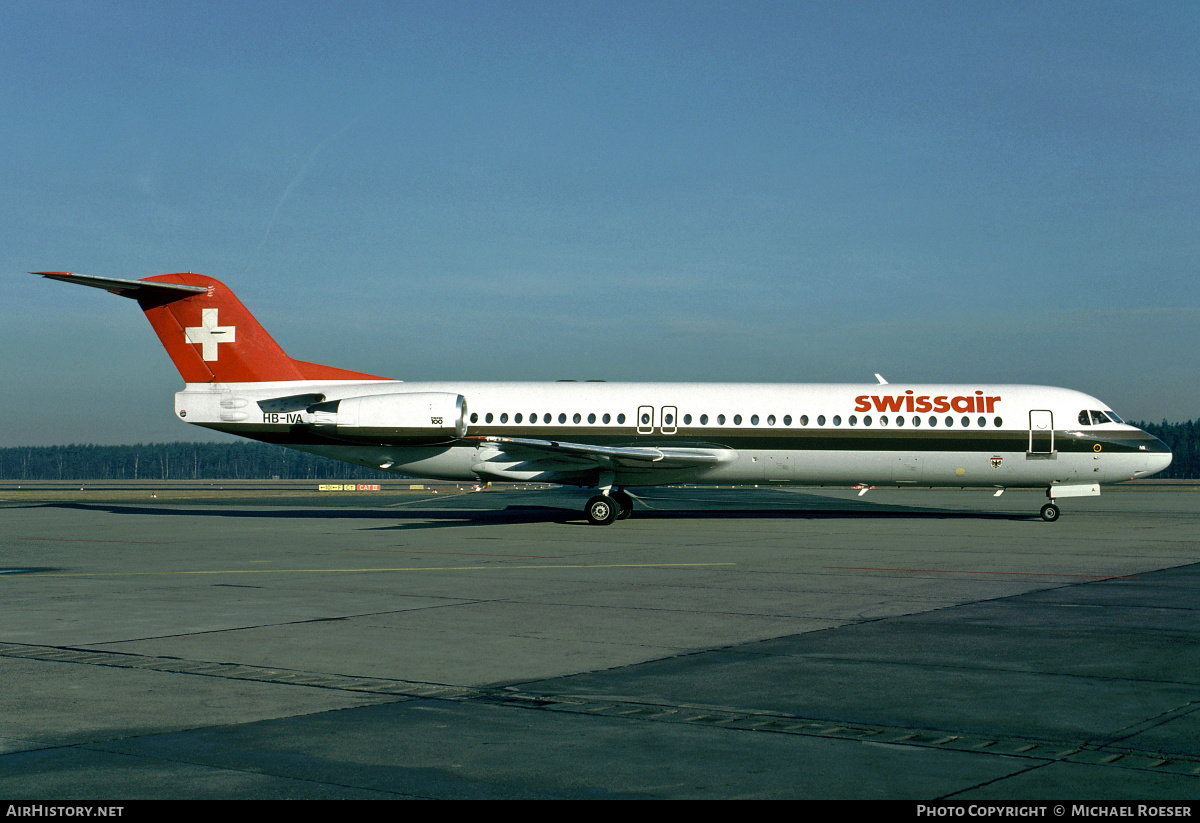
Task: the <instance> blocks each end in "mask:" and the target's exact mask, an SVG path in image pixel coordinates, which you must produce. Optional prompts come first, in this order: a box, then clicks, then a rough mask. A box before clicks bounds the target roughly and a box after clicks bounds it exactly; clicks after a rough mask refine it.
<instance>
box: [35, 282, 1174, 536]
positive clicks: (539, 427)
mask: <svg viewBox="0 0 1200 823" xmlns="http://www.w3.org/2000/svg"><path fill="white" fill-rule="evenodd" d="M31 273H32V274H38V275H41V276H42V277H45V278H48V279H51V280H57V281H61V282H64V283H75V284H77V285H81V286H89V287H92V288H98V289H104V290H106V291H109V292H112V293H114V294H117V295H120V296H122V297H127V298H131V299H133V300H136V301H137V302H138V305H139V306H140V307H141V309H142V311H143V312H144V313H145V315H146V318H147V319H148V320H149V321H150V325H151V326H152V327H153V328H154V331H155V332H156V333H157V335H158V338H159V340H160V341H161V342H162V345H163V346H164V347H165V348H166V350H167V354H168V355H169V356H170V357H171V360H172V361H173V362H174V364H175V367H176V368H177V369H178V370H179V374H180V376H181V377H182V378H183V380H184V383H185V386H184V388H183V390H182V391H179V392H176V394H175V414H176V416H178V418H179V419H180V420H183V421H185V422H188V423H192V424H194V425H197V426H202V427H204V428H207V429H214V430H216V431H222V432H227V433H230V434H234V435H240V436H242V437H248V438H251V439H254V440H259V441H262V442H264V443H275V444H278V445H281V446H286V447H289V448H293V449H299V450H301V451H305V452H310V453H312V454H317V455H321V456H324V457H330V458H334V459H336V460H342V461H345V462H347V463H354V464H358V465H362V466H370V467H372V468H376V469H382V470H384V471H388V472H394V473H397V474H401V475H409V476H416V477H425V478H437V479H443V480H452V481H470V482H476V483H479V482H485V483H486V482H491V481H519V482H545V483H556V484H561V485H569V486H578V487H583V488H591V489H596V490H597V492H596V494H594V495H593V496H592V497H591V498H590V499H589V500H588V501H587V505H586V506H585V507H584V514H585V516H586V518H587V520H588V522H590V523H592V524H594V525H609V524H611V523H613V522H614V521H616V520H619V519H625V518H628V517H629V516H630V514H631V513H632V512H633V499H632V497H631V495H630V494H629V493H628V492H627V491H625V489H626V487H641V486H656V485H665V484H679V483H690V484H721V485H757V486H772V485H809V486H812V485H824V486H828V485H847V486H852V487H857V488H859V489H861V491H860V495H861V494H863V493H865V492H866V491H867V490H868V489H870V488H872V487H876V486H894V487H905V486H955V487H962V488H966V487H985V488H995V489H996V490H997V491H996V492H995V495H996V496H999V495H1001V494H1003V493H1004V491H1005V490H1006V489H1013V488H1039V489H1040V488H1044V489H1045V491H1046V496H1047V497H1048V498H1049V502H1048V503H1046V504H1045V505H1043V506H1042V508H1041V518H1042V520H1045V521H1048V522H1053V521H1055V520H1057V519H1058V517H1059V514H1060V511H1059V507H1058V503H1057V501H1058V499H1060V498H1069V497H1081V496H1088V495H1097V494H1099V493H1100V484H1101V483H1113V482H1118V481H1123V480H1133V479H1137V478H1142V477H1148V476H1150V475H1152V474H1154V473H1156V472H1159V471H1162V470H1163V469H1165V468H1166V467H1167V466H1168V465H1170V463H1171V458H1172V454H1171V450H1170V449H1169V448H1168V447H1167V446H1166V444H1164V443H1163V442H1162V441H1160V440H1159V439H1157V438H1156V437H1154V436H1153V435H1150V434H1148V433H1147V432H1144V431H1142V430H1141V429H1138V428H1136V427H1134V426H1131V425H1129V424H1127V423H1125V422H1124V421H1122V420H1121V418H1120V417H1118V416H1117V415H1116V414H1115V413H1114V412H1113V411H1112V410H1111V409H1109V408H1108V406H1107V405H1106V404H1105V403H1102V402H1101V401H1099V400H1097V399H1096V398H1094V397H1091V396H1089V395H1086V394H1083V393H1081V392H1077V391H1072V390H1069V389H1062V388H1054V387H1047V386H1026V385H995V384H959V385H938V384H892V383H888V382H887V381H886V380H884V379H883V378H882V377H881V376H879V375H875V377H876V383H873V384H872V383H868V384H858V385H855V384H803V383H801V384H759V383H746V384H741V383H608V382H604V381H598V380H597V381H591V380H589V381H585V382H576V381H558V382H551V383H519V382H424V383H408V382H403V381H400V380H393V379H389V378H385V377H378V376H375V375H370V374H362V373H360V372H354V371H347V370H345V369H339V368H333V367H330V366H320V365H316V364H313V363H306V362H303V361H300V360H293V359H292V358H291V357H288V356H287V355H286V354H285V353H284V351H283V349H282V348H280V347H279V345H278V344H277V343H276V342H275V341H274V340H273V339H272V338H271V336H270V335H269V334H267V332H266V330H264V329H263V327H262V326H261V325H259V323H258V321H256V320H255V319H254V317H253V315H251V314H250V312H249V311H248V310H247V309H246V308H245V307H244V306H243V305H242V304H241V302H240V301H239V300H238V299H237V297H235V296H234V294H233V292H231V291H230V290H229V288H228V287H226V286H225V285H224V284H223V283H221V282H219V281H217V280H215V279H213V278H211V277H207V276H204V275H200V274H194V273H191V272H186V273H177V274H162V275H156V276H153V277H146V278H142V279H140V280H122V279H115V278H109V277H96V276H91V275H83V274H73V273H71V272H31Z"/></svg>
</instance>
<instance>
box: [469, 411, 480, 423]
mask: <svg viewBox="0 0 1200 823" xmlns="http://www.w3.org/2000/svg"><path fill="white" fill-rule="evenodd" d="M471 422H472V423H478V422H479V414H478V413H477V412H471Z"/></svg>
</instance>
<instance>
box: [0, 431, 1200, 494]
mask: <svg viewBox="0 0 1200 823" xmlns="http://www.w3.org/2000/svg"><path fill="white" fill-rule="evenodd" d="M1133 425H1135V426H1137V427H1138V428H1140V429H1144V430H1145V431H1147V432H1149V433H1150V434H1152V435H1154V436H1155V437H1157V438H1159V439H1160V440H1162V441H1163V442H1164V443H1166V444H1167V445H1168V446H1170V447H1171V451H1173V452H1174V453H1175V459H1174V461H1173V462H1172V463H1171V465H1170V467H1169V468H1167V470H1166V471H1164V472H1161V473H1160V474H1158V475H1156V476H1157V477H1168V478H1192V477H1196V478H1200V420H1189V421H1187V422H1184V423H1168V422H1167V421H1166V420H1164V421H1163V422H1161V423H1134V424H1133ZM395 477H396V475H394V474H389V473H388V472H382V471H379V470H377V469H369V468H367V467H365V466H355V465H352V464H350V463H342V462H341V461H338V460H330V459H329V458H326V457H317V456H316V455H313V454H307V453H305V452H300V451H295V450H294V449H287V448H284V447H283V446H273V445H270V444H268V443H256V442H253V441H245V442H234V443H139V444H137V445H136V446H96V445H90V444H89V445H82V444H81V445H70V446H18V447H12V448H3V449H0V480H271V479H274V478H278V479H280V480H316V479H322V478H344V479H346V480H367V479H375V480H378V479H388V478H391V479H395Z"/></svg>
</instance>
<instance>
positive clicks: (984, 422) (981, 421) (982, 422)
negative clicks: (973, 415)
mask: <svg viewBox="0 0 1200 823" xmlns="http://www.w3.org/2000/svg"><path fill="white" fill-rule="evenodd" d="M986 425H987V418H986V417H981V418H979V428H981V429H982V428H983V427H985V426H986Z"/></svg>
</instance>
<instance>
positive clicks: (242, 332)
mask: <svg viewBox="0 0 1200 823" xmlns="http://www.w3.org/2000/svg"><path fill="white" fill-rule="evenodd" d="M35 274H41V275H42V276H44V277H49V278H51V279H53V280H60V281H62V282H67V283H78V284H80V285H84V286H92V287H94V288H102V289H106V290H108V291H111V292H113V293H115V294H119V295H121V296H123V297H130V298H133V299H135V300H137V301H138V305H139V306H141V307H142V311H143V312H145V313H146V319H147V320H149V321H150V325H151V326H153V327H154V331H155V333H156V334H157V335H158V339H159V340H160V341H161V342H162V344H163V348H165V349H166V350H167V354H168V355H170V357H171V362H173V363H174V364H175V368H177V369H178V370H179V374H180V375H181V376H182V377H183V379H184V381H185V382H188V383H257V382H266V381H277V380H383V379H386V378H382V377H376V376H374V375H369V374H360V373H358V372H352V371H345V370H343V369H335V368H331V367H329V366H318V365H315V364H313V363H305V362H303V361H300V360H293V359H292V358H290V357H288V356H287V354H285V353H284V351H283V349H281V348H280V347H279V344H278V343H276V342H275V341H274V340H273V339H271V335H269V334H267V332H266V330H265V329H264V328H263V327H262V326H261V325H260V324H259V322H258V321H257V320H255V319H254V315H252V314H250V312H249V311H248V310H247V309H246V307H245V306H243V305H242V302H241V301H240V300H238V299H237V297H235V296H234V294H233V292H231V291H230V290H229V288H228V287H227V286H226V285H225V284H224V283H221V282H220V281H218V280H214V279H213V278H211V277H205V276H204V275H202V274H192V273H191V272H187V273H180V274H160V275H158V276H157V277H146V278H144V279H142V280H116V279H113V278H104V277H90V276H88V275H81V274H70V273H68V272H35Z"/></svg>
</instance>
